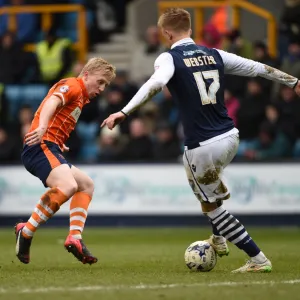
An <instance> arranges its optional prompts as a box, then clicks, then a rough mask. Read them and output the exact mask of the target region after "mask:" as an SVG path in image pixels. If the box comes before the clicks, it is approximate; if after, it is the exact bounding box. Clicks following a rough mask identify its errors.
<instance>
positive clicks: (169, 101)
mask: <svg viewBox="0 0 300 300" xmlns="http://www.w3.org/2000/svg"><path fill="white" fill-rule="evenodd" d="M154 99H155V100H154V101H155V102H156V103H157V104H158V107H159V109H158V113H159V116H158V118H159V119H161V120H166V121H167V122H168V123H169V124H170V125H171V126H172V128H173V129H175V128H176V127H177V126H178V122H179V112H178V108H177V106H176V105H174V102H173V98H172V96H171V93H170V91H169V90H168V88H167V87H166V86H165V87H164V88H163V90H162V92H160V93H159V94H157V95H156V96H155V98H154Z"/></svg>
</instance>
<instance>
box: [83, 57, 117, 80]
mask: <svg viewBox="0 0 300 300" xmlns="http://www.w3.org/2000/svg"><path fill="white" fill-rule="evenodd" d="M95 71H104V73H105V74H106V75H107V76H108V77H109V80H113V79H114V78H115V77H116V67H115V66H113V65H111V64H110V63H108V62H107V61H106V60H105V59H103V58H101V57H93V58H91V59H89V61H88V62H87V63H86V64H85V66H84V67H83V68H82V70H81V72H80V74H79V77H81V76H83V74H84V73H85V72H89V73H93V72H95Z"/></svg>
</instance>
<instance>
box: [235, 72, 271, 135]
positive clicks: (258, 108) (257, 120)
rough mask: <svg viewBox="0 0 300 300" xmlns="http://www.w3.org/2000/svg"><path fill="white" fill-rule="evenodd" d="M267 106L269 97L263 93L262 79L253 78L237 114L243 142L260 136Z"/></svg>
mask: <svg viewBox="0 0 300 300" xmlns="http://www.w3.org/2000/svg"><path fill="white" fill-rule="evenodd" d="M267 104H268V95H266V94H265V93H264V92H263V88H262V84H261V81H260V78H251V79H250V80H249V82H248V85H247V93H246V95H245V97H243V98H241V101H240V108H239V110H238V113H237V124H238V129H239V131H240V133H239V134H240V138H241V140H243V139H244V140H252V139H255V138H256V137H257V136H258V132H259V127H260V124H261V123H262V121H263V120H264V117H265V108H266V105H267Z"/></svg>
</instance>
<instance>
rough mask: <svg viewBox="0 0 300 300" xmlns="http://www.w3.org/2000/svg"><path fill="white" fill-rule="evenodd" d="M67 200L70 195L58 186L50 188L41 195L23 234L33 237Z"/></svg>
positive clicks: (26, 236)
mask: <svg viewBox="0 0 300 300" xmlns="http://www.w3.org/2000/svg"><path fill="white" fill-rule="evenodd" d="M67 200H68V197H67V196H66V195H65V194H64V193H63V192H62V191H61V190H59V189H58V188H51V189H50V190H48V191H47V192H46V193H45V194H44V195H43V196H42V197H41V200H40V201H39V203H38V204H37V205H36V207H35V209H34V212H33V213H32V215H31V217H30V219H29V220H28V221H27V223H26V225H25V227H24V228H23V230H22V234H23V236H24V237H25V238H31V237H33V234H34V233H35V232H36V230H37V228H38V227H39V226H40V225H41V224H43V223H45V222H46V221H47V220H48V219H50V218H51V217H52V216H53V215H54V214H55V213H56V212H57V211H58V210H59V208H60V206H61V205H62V204H63V203H65V202H66V201H67Z"/></svg>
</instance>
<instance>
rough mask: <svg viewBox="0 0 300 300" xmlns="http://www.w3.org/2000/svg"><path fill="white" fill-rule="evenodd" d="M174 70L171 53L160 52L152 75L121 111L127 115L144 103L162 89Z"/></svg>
mask: <svg viewBox="0 0 300 300" xmlns="http://www.w3.org/2000/svg"><path fill="white" fill-rule="evenodd" d="M174 72H175V66H174V61H173V57H172V55H171V54H170V53H168V52H164V53H162V54H160V56H159V57H158V58H157V59H156V60H155V63H154V73H153V75H152V76H151V77H150V79H149V80H148V81H147V82H146V83H144V84H143V85H142V86H141V88H140V89H139V91H138V92H137V93H136V94H135V96H134V97H133V98H132V99H131V101H130V102H129V103H128V104H127V105H126V106H125V107H124V108H123V109H122V112H124V113H125V114H127V115H128V114H130V113H132V112H133V111H135V110H136V109H137V108H138V107H140V106H142V105H144V104H145V103H146V102H147V101H149V100H150V99H151V98H152V97H153V96H155V95H156V94H157V93H158V92H160V91H161V90H162V88H163V87H164V86H165V85H166V84H167V83H168V82H169V80H170V79H171V78H172V76H173V75H174Z"/></svg>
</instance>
